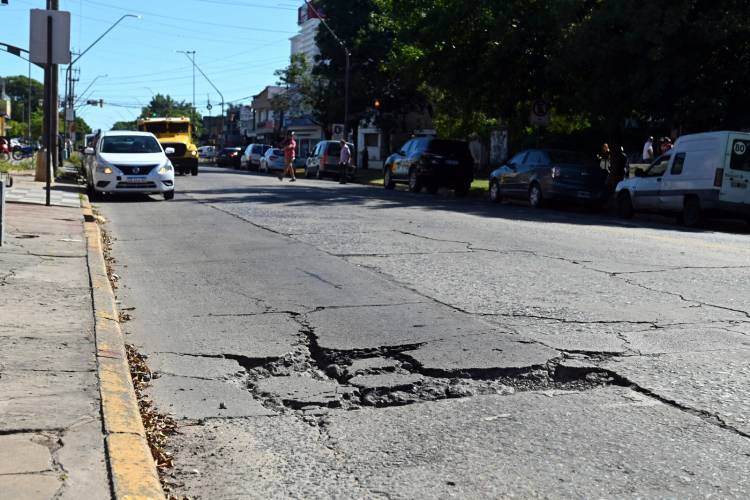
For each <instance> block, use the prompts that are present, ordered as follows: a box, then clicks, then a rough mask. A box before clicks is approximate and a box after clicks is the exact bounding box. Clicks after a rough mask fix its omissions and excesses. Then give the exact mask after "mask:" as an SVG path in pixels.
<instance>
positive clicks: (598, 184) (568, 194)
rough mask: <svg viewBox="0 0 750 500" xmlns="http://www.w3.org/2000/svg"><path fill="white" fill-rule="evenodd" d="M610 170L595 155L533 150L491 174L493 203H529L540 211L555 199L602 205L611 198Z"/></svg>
mask: <svg viewBox="0 0 750 500" xmlns="http://www.w3.org/2000/svg"><path fill="white" fill-rule="evenodd" d="M607 175H608V174H607V171H606V170H605V169H603V168H602V167H601V166H600V164H599V160H598V159H597V157H596V156H595V155H593V154H586V153H577V152H573V151H560V150H554V149H530V150H526V151H522V152H520V153H518V154H517V155H515V156H514V157H513V158H511V159H510V160H509V161H508V162H507V163H506V164H505V165H503V166H502V167H500V168H498V169H496V170H495V171H493V172H492V173H491V174H490V200H491V201H494V202H496V203H499V202H500V201H502V200H503V199H504V198H515V199H521V200H528V201H529V204H530V205H531V206H532V207H534V208H538V207H541V206H542V205H543V204H544V203H545V202H547V201H551V200H559V201H575V202H580V203H584V204H587V205H590V206H595V207H598V206H601V205H603V204H604V203H605V202H606V201H607V198H608V197H609V194H610V192H608V190H607V189H606V181H607Z"/></svg>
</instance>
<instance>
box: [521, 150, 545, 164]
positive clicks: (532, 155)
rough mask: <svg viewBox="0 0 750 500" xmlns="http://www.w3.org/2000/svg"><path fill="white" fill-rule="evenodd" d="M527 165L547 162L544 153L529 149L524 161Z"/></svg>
mask: <svg viewBox="0 0 750 500" xmlns="http://www.w3.org/2000/svg"><path fill="white" fill-rule="evenodd" d="M524 163H528V164H529V165H544V164H546V163H547V161H546V158H545V156H544V153H542V152H541V151H529V155H528V156H527V157H526V161H525V162H524Z"/></svg>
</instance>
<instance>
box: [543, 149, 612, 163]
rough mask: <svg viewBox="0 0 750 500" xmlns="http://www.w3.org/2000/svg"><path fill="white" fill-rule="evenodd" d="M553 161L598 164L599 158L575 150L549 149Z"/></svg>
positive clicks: (548, 152) (548, 153)
mask: <svg viewBox="0 0 750 500" xmlns="http://www.w3.org/2000/svg"><path fill="white" fill-rule="evenodd" d="M547 155H548V156H549V157H550V160H552V163H565V164H568V165H585V166H598V165H599V160H598V159H597V158H596V156H595V155H593V154H588V153H578V152H575V151H547Z"/></svg>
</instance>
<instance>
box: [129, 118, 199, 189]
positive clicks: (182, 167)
mask: <svg viewBox="0 0 750 500" xmlns="http://www.w3.org/2000/svg"><path fill="white" fill-rule="evenodd" d="M138 130H140V131H142V132H151V133H152V134H154V135H155V136H156V138H157V139H159V142H160V143H161V145H162V147H163V148H164V149H166V148H172V149H174V153H173V154H170V155H167V156H169V160H170V161H171V162H172V166H174V169H175V173H177V174H181V175H185V174H187V173H188V172H190V173H191V174H192V175H198V148H197V147H196V145H195V144H193V127H192V125H191V124H190V118H187V117H175V118H142V119H140V120H138Z"/></svg>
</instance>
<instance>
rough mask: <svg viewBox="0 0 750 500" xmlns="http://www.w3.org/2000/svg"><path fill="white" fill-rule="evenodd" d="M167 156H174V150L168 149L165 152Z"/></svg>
mask: <svg viewBox="0 0 750 500" xmlns="http://www.w3.org/2000/svg"><path fill="white" fill-rule="evenodd" d="M164 154H165V155H173V154H174V148H166V149H165V150H164Z"/></svg>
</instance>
